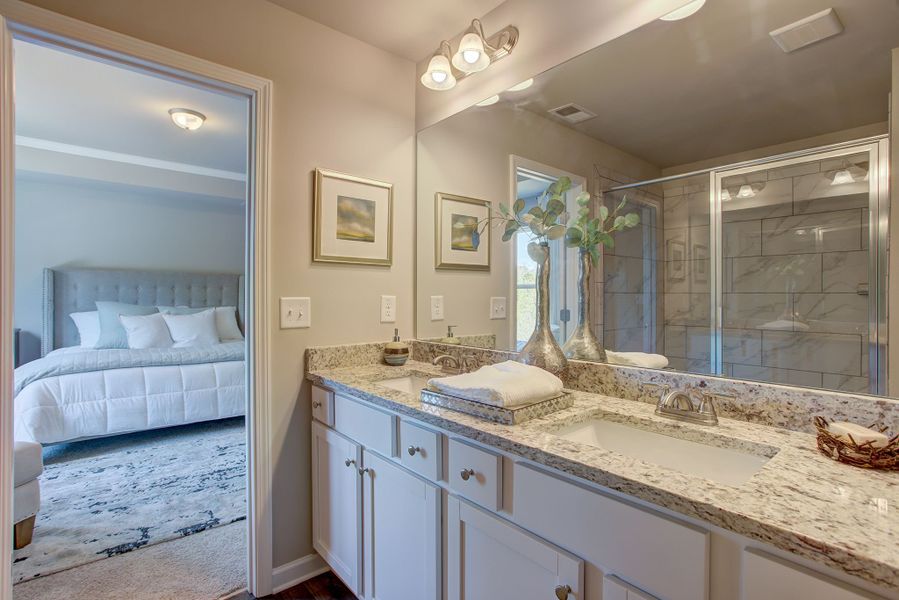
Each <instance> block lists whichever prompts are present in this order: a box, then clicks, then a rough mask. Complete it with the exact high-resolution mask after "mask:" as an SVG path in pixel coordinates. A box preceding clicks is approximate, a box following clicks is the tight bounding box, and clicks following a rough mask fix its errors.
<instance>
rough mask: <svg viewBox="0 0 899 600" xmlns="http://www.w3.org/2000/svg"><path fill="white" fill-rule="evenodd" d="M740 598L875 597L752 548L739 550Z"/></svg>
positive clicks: (851, 599) (847, 599)
mask: <svg viewBox="0 0 899 600" xmlns="http://www.w3.org/2000/svg"><path fill="white" fill-rule="evenodd" d="M742 570H743V586H742V587H743V597H742V600H794V599H796V598H815V599H817V600H824V599H826V600H875V599H877V598H880V597H879V596H874V595H872V594H868V593H866V592H864V591H863V590H860V589H857V588H854V587H852V586H850V585H847V584H845V583H842V582H840V581H836V580H833V579H831V578H829V577H826V576H824V575H821V574H820V573H816V572H814V571H812V570H810V569H806V568H804V567H802V566H800V565H797V564H793V563H790V562H789V561H786V560H783V559H781V558H778V557H775V556H771V555H769V554H767V553H765V552H761V551H758V550H755V549H746V550H744V551H743V569H742Z"/></svg>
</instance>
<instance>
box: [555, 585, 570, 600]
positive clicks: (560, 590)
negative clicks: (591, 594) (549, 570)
mask: <svg viewBox="0 0 899 600" xmlns="http://www.w3.org/2000/svg"><path fill="white" fill-rule="evenodd" d="M570 593H571V586H570V585H557V586H556V598H558V599H559V600H565V599H566V598H568V594H570Z"/></svg>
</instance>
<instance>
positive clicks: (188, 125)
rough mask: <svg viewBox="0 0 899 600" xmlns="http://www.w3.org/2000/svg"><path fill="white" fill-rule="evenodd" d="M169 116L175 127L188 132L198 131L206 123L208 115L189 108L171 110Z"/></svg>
mask: <svg viewBox="0 0 899 600" xmlns="http://www.w3.org/2000/svg"><path fill="white" fill-rule="evenodd" d="M169 116H171V117H172V122H173V123H174V124H175V125H177V126H178V127H180V128H181V129H184V130H186V131H194V130H197V129H199V128H200V127H202V126H203V123H205V122H206V115H204V114H203V113H201V112H197V111H195V110H190V109H189V108H170V109H169Z"/></svg>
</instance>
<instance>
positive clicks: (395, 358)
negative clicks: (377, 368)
mask: <svg viewBox="0 0 899 600" xmlns="http://www.w3.org/2000/svg"><path fill="white" fill-rule="evenodd" d="M407 360H409V344H407V343H406V342H401V341H400V330H399V329H394V330H393V341H392V342H387V343H386V344H385V345H384V362H386V363H387V364H388V365H392V366H394V367H401V366H403V365H404V364H406V361H407Z"/></svg>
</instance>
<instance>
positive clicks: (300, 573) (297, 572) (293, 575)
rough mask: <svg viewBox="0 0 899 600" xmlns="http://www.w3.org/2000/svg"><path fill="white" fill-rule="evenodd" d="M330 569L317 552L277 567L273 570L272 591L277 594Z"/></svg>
mask: <svg viewBox="0 0 899 600" xmlns="http://www.w3.org/2000/svg"><path fill="white" fill-rule="evenodd" d="M328 570H329V568H328V565H327V564H325V561H324V560H322V557H321V556H319V555H318V554H317V553H315V552H313V553H312V554H307V555H306V556H304V557H302V558H298V559H297V560H295V561H293V562H289V563H287V564H286V565H281V566H279V567H275V568H274V569H273V570H272V593H274V594H277V593H278V592H281V591H284V590H286V589H287V588H290V587H293V586H295V585H297V584H298V583H303V582H304V581H306V580H307V579H312V578H313V577H315V576H316V575H321V574H322V573H324V572H326V571H328Z"/></svg>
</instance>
